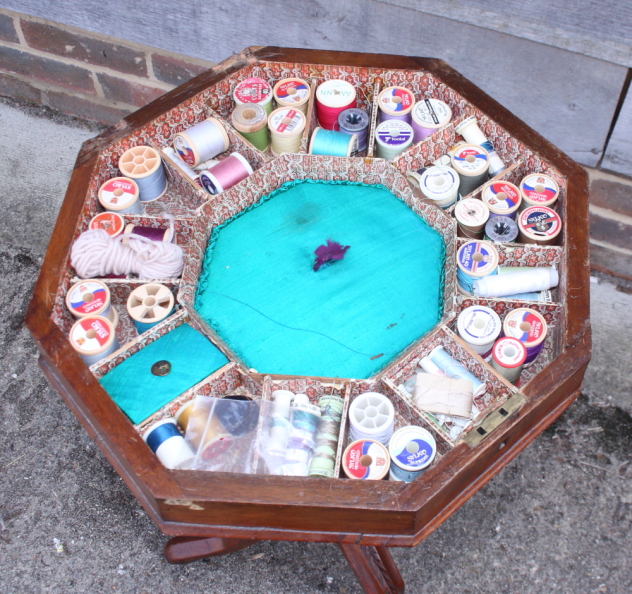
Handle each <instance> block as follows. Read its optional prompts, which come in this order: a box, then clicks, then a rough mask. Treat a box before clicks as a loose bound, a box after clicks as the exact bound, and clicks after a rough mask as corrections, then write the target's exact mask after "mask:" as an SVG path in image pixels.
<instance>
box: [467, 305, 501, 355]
mask: <svg viewBox="0 0 632 594" xmlns="http://www.w3.org/2000/svg"><path fill="white" fill-rule="evenodd" d="M457 330H458V332H459V336H460V337H461V338H462V339H463V340H464V341H465V342H466V343H467V345H468V346H469V347H470V348H471V349H472V350H473V351H474V352H475V353H477V354H479V355H480V356H481V357H482V358H483V359H488V358H489V356H490V355H491V352H492V347H493V346H494V342H496V339H497V338H498V336H499V334H500V331H501V330H502V323H501V321H500V318H499V317H498V314H497V313H496V312H495V311H494V310H493V309H491V308H490V307H486V306H484V305H472V306H471V307H466V308H465V309H464V310H463V311H462V312H461V313H460V314H459V317H458V320H457Z"/></svg>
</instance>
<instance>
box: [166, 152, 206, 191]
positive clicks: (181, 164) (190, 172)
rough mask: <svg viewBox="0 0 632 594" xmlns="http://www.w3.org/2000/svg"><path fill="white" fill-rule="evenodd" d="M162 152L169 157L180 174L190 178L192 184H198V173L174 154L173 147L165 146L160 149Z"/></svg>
mask: <svg viewBox="0 0 632 594" xmlns="http://www.w3.org/2000/svg"><path fill="white" fill-rule="evenodd" d="M162 152H163V153H165V154H166V155H167V156H169V158H170V159H171V160H172V161H173V164H174V165H175V166H176V167H177V168H178V169H179V170H180V171H182V173H184V174H185V175H187V176H188V177H190V178H191V180H192V181H193V182H195V183H196V184H198V185H199V184H200V180H199V177H200V174H199V172H197V171H195V169H193V168H191V166H190V165H189V164H188V163H185V162H184V161H183V160H182V159H181V158H180V155H179V154H178V153H177V152H176V150H175V149H174V148H173V147H170V146H167V147H165V148H164V149H162Z"/></svg>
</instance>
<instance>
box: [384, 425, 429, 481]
mask: <svg viewBox="0 0 632 594" xmlns="http://www.w3.org/2000/svg"><path fill="white" fill-rule="evenodd" d="M388 450H389V452H390V456H391V460H393V462H394V463H395V464H396V465H397V466H399V467H400V468H403V469H404V470H408V471H412V472H415V471H419V470H423V469H424V468H426V467H427V466H430V464H431V463H432V461H433V460H434V457H435V454H436V452H437V444H436V442H435V439H434V437H432V434H431V433H430V432H429V431H426V429H424V428H423V427H413V426H410V427H402V428H401V429H399V430H397V431H396V432H395V433H394V434H393V437H391V441H390V443H389V446H388Z"/></svg>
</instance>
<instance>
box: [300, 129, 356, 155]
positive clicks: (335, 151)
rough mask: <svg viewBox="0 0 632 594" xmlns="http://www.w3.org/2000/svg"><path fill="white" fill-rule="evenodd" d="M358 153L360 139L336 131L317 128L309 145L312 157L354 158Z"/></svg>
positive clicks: (353, 135)
mask: <svg viewBox="0 0 632 594" xmlns="http://www.w3.org/2000/svg"><path fill="white" fill-rule="evenodd" d="M357 153H358V137H357V136H356V135H355V134H351V135H349V134H345V133H344V132H336V131H335V130H325V129H324V128H318V127H317V128H316V129H315V130H314V133H313V134H312V139H311V141H310V143H309V154H310V155H330V156H332V157H354V156H355V155H357Z"/></svg>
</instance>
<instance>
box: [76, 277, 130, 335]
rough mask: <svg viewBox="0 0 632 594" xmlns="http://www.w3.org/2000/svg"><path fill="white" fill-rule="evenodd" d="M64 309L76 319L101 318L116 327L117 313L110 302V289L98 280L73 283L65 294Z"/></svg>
mask: <svg viewBox="0 0 632 594" xmlns="http://www.w3.org/2000/svg"><path fill="white" fill-rule="evenodd" d="M66 307H67V308H68V311H69V312H70V313H71V314H72V315H73V316H74V317H75V318H78V319H81V318H87V317H89V316H90V317H91V316H101V317H104V318H107V319H108V320H110V322H112V326H113V327H114V328H116V327H117V326H118V321H119V317H118V313H117V311H116V309H114V307H112V303H111V300H110V289H108V287H107V285H106V284H105V283H102V282H101V281H98V280H93V279H89V280H83V281H79V282H78V283H75V284H74V285H72V287H70V289H68V293H66Z"/></svg>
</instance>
